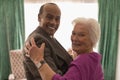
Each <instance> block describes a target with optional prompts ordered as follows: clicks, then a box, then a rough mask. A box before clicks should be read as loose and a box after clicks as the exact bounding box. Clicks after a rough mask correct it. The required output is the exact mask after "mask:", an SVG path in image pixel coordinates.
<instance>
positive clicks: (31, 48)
mask: <svg viewBox="0 0 120 80" xmlns="http://www.w3.org/2000/svg"><path fill="white" fill-rule="evenodd" d="M44 48H45V43H42V44H41V46H40V48H39V47H37V45H36V43H35V41H34V38H32V39H31V40H30V43H29V42H28V43H26V50H25V52H26V53H27V54H28V55H29V57H30V59H31V60H32V61H33V62H34V63H35V64H37V63H38V62H40V61H41V60H43V59H44V58H43V57H44Z"/></svg>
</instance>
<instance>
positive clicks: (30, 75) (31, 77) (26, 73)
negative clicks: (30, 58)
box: [23, 62, 34, 80]
mask: <svg viewBox="0 0 120 80" xmlns="http://www.w3.org/2000/svg"><path fill="white" fill-rule="evenodd" d="M23 64H24V69H25V75H26V78H27V80H33V79H34V78H33V75H32V74H31V72H30V71H29V69H28V67H27V65H26V63H25V62H23Z"/></svg>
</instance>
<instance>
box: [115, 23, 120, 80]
mask: <svg viewBox="0 0 120 80" xmlns="http://www.w3.org/2000/svg"><path fill="white" fill-rule="evenodd" d="M116 65H117V66H116V67H117V68H116V80H120V25H119V45H118V56H117V64H116Z"/></svg>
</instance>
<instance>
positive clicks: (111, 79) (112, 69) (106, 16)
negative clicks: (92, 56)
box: [98, 0, 120, 80]
mask: <svg viewBox="0 0 120 80" xmlns="http://www.w3.org/2000/svg"><path fill="white" fill-rule="evenodd" d="M98 3H99V22H100V25H101V40H100V44H99V52H100V53H101V54H102V56H103V59H102V65H103V69H104V76H105V80H115V75H116V58H117V55H118V54H117V53H118V33H119V21H120V17H119V16H120V9H119V8H120V0H99V2H98Z"/></svg>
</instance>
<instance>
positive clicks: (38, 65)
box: [35, 59, 46, 69]
mask: <svg viewBox="0 0 120 80" xmlns="http://www.w3.org/2000/svg"><path fill="white" fill-rule="evenodd" d="M45 63H46V61H45V60H44V59H42V60H40V61H39V62H37V63H36V64H35V65H36V67H37V68H38V69H40V68H41V67H42V66H43V65H44V64H45Z"/></svg>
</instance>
